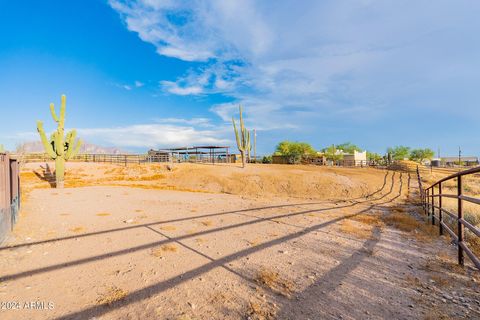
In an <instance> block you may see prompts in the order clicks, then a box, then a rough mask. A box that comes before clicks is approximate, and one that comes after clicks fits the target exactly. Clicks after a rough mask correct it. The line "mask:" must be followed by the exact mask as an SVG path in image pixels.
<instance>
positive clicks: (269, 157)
mask: <svg viewBox="0 0 480 320" xmlns="http://www.w3.org/2000/svg"><path fill="white" fill-rule="evenodd" d="M262 163H272V156H264V157H263V159H262Z"/></svg>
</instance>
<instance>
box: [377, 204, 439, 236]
mask: <svg viewBox="0 0 480 320" xmlns="http://www.w3.org/2000/svg"><path fill="white" fill-rule="evenodd" d="M383 221H384V222H385V224H387V225H389V226H393V227H395V228H397V229H399V230H401V231H404V232H408V233H410V234H413V235H414V236H415V237H416V238H417V239H419V240H430V241H432V240H433V239H435V238H436V236H437V235H438V227H434V226H432V225H431V224H429V223H428V222H426V221H422V220H419V219H416V218H415V217H413V216H412V215H411V214H410V213H409V212H408V211H407V209H406V207H403V206H396V207H393V208H392V209H391V212H390V214H387V215H384V216H383Z"/></svg>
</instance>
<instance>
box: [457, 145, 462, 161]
mask: <svg viewBox="0 0 480 320" xmlns="http://www.w3.org/2000/svg"><path fill="white" fill-rule="evenodd" d="M461 164H462V149H460V147H458V165H459V166H460V165H461Z"/></svg>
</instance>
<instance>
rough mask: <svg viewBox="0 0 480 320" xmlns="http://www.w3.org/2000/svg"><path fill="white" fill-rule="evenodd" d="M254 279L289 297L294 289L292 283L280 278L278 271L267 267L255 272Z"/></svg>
mask: <svg viewBox="0 0 480 320" xmlns="http://www.w3.org/2000/svg"><path fill="white" fill-rule="evenodd" d="M255 281H256V282H257V283H259V284H262V285H264V286H266V287H268V288H270V289H272V290H273V291H274V292H277V293H279V294H281V295H283V296H285V297H290V295H291V294H292V292H293V289H294V285H293V283H292V282H291V281H290V280H287V279H282V278H281V277H280V275H279V273H278V272H275V271H273V270H270V269H267V268H262V269H261V270H260V271H259V272H258V273H257V275H256V276H255Z"/></svg>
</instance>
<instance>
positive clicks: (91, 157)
mask: <svg viewBox="0 0 480 320" xmlns="http://www.w3.org/2000/svg"><path fill="white" fill-rule="evenodd" d="M18 158H19V159H20V160H21V161H22V162H25V163H28V162H48V161H52V159H51V158H50V157H49V156H48V155H47V154H44V153H27V154H23V155H18ZM171 160H172V157H171V156H170V155H168V154H165V155H155V156H151V155H143V154H95V153H88V154H87V153H85V154H78V155H76V156H75V157H73V158H71V159H70V160H69V161H73V162H101V163H116V164H123V165H127V164H134V163H137V164H142V163H152V162H170V161H171Z"/></svg>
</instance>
